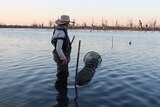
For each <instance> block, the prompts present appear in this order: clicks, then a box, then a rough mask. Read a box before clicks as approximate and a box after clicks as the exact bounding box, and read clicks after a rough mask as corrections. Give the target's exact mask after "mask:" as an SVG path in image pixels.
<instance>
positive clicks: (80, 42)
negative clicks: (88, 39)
mask: <svg viewBox="0 0 160 107" xmlns="http://www.w3.org/2000/svg"><path fill="white" fill-rule="evenodd" d="M80 47H81V40H79V45H78V53H77V64H76V74H75V83H74V84H75V85H76V79H77V72H78V63H79V54H80Z"/></svg>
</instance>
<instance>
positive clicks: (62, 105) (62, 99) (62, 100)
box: [53, 84, 69, 107]
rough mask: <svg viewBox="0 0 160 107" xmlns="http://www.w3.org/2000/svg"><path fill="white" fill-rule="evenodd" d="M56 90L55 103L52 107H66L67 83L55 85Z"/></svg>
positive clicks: (67, 100) (67, 102)
mask: <svg viewBox="0 0 160 107" xmlns="http://www.w3.org/2000/svg"><path fill="white" fill-rule="evenodd" d="M55 88H56V90H57V91H58V95H57V99H56V100H57V102H58V103H57V104H56V105H55V106H53V107H68V104H69V99H68V96H67V92H68V88H67V84H63V85H61V86H60V85H55Z"/></svg>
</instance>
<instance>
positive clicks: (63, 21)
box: [55, 15, 70, 25]
mask: <svg viewBox="0 0 160 107" xmlns="http://www.w3.org/2000/svg"><path fill="white" fill-rule="evenodd" d="M69 22H70V18H69V16H68V15H62V16H61V19H58V20H56V22H55V23H56V24H58V25H63V24H66V23H69Z"/></svg>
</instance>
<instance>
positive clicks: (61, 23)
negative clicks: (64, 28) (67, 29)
mask: <svg viewBox="0 0 160 107" xmlns="http://www.w3.org/2000/svg"><path fill="white" fill-rule="evenodd" d="M69 22H70V21H61V20H56V22H55V23H56V24H58V25H63V24H66V23H69Z"/></svg>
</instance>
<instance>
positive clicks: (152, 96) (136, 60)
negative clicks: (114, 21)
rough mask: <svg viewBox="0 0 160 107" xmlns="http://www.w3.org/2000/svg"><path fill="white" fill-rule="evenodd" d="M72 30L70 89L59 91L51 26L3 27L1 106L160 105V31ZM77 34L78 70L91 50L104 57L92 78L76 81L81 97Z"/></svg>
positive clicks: (0, 53) (145, 106) (126, 106)
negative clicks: (51, 42) (79, 42)
mask: <svg viewBox="0 0 160 107" xmlns="http://www.w3.org/2000/svg"><path fill="white" fill-rule="evenodd" d="M69 35H70V38H72V37H73V36H76V38H75V40H74V42H73V46H72V54H71V56H72V57H71V62H70V64H69V72H70V76H69V78H68V92H67V93H58V92H57V90H56V89H55V87H54V82H55V80H56V64H55V63H54V61H53V60H52V50H53V48H54V47H53V46H52V45H51V44H50V38H51V36H52V30H46V29H0V92H1V93H0V107H56V106H58V105H59V104H63V106H64V107H65V106H66V107H159V106H160V85H159V83H160V72H159V69H160V65H159V64H160V32H137V31H89V30H69ZM112 38H113V46H112ZM79 40H81V41H82V45H81V52H80V53H81V54H80V62H79V70H80V69H81V68H83V66H84V63H83V57H84V55H85V54H86V53H87V52H89V51H96V52H97V53H99V54H100V55H101V56H102V59H103V61H102V64H101V65H100V66H99V67H98V68H97V69H96V73H95V75H94V77H93V78H92V80H91V82H90V83H88V84H87V85H85V86H81V87H80V86H77V89H78V90H76V91H77V94H78V98H77V97H76V93H75V87H74V77H75V69H76V67H75V66H76V58H77V47H78V41H79ZM129 41H131V45H129ZM75 98H77V99H75Z"/></svg>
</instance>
